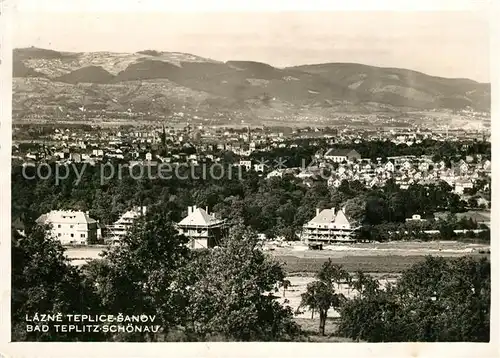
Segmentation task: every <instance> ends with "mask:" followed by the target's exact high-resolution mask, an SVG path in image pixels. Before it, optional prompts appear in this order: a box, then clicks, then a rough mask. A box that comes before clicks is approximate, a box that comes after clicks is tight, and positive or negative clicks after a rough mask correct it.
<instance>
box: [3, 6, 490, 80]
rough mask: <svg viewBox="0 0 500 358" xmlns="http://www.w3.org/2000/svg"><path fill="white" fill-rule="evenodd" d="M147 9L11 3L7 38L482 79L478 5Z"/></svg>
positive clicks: (484, 44)
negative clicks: (354, 65)
mask: <svg viewBox="0 0 500 358" xmlns="http://www.w3.org/2000/svg"><path fill="white" fill-rule="evenodd" d="M46 1H48V2H49V3H50V1H52V2H54V0H46ZM153 9H154V8H153ZM153 9H152V8H146V9H145V11H135V12H130V11H120V12H118V11H109V9H106V10H105V11H100V10H99V9H96V8H91V9H84V10H80V11H75V9H64V8H60V7H59V8H57V7H53V8H50V7H44V8H36V7H33V6H31V7H30V6H19V7H17V10H16V12H15V14H14V17H13V22H12V24H13V25H12V26H13V27H12V37H13V38H12V41H13V46H14V47H29V46H36V47H41V48H50V49H54V50H60V51H75V52H80V51H111V52H136V51H141V50H146V49H154V50H158V51H176V52H187V53H192V54H196V55H199V56H203V57H209V58H212V59H215V60H220V61H228V60H251V61H260V62H265V63H269V64H271V65H273V66H278V67H284V66H291V65H301V64H313V63H324V62H354V63H363V64H368V65H375V66H382V67H400V68H408V69H413V70H417V71H421V72H424V73H427V74H430V75H436V76H443V77H460V78H470V79H474V80H476V81H480V82H489V81H490V70H489V65H490V64H489V56H490V53H489V41H490V39H489V23H488V12H486V11H453V12H452V11H433V12H429V11H427V12H388V11H385V12H384V11H382V12H374V11H371V12H359V11H335V12H331V11H326V12H325V11H324V12H304V11H301V12H276V11H274V12H231V13H227V12H226V13H222V12H214V11H211V12H175V13H173V12H165V9H162V11H156V12H153V11H152V10H153Z"/></svg>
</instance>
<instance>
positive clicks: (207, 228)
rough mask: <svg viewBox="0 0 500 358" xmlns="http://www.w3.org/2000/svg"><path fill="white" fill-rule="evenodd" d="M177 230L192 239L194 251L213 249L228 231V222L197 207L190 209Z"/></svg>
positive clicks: (190, 242)
mask: <svg viewBox="0 0 500 358" xmlns="http://www.w3.org/2000/svg"><path fill="white" fill-rule="evenodd" d="M177 228H178V230H179V233H181V234H183V235H185V236H186V237H188V238H189V239H190V241H189V247H190V248H192V249H202V248H211V247H214V246H217V245H218V244H219V243H220V240H221V239H222V238H223V237H224V235H225V234H226V231H227V225H226V221H225V220H222V219H218V218H216V217H215V215H213V214H212V215H211V214H209V213H208V208H207V209H206V210H204V209H202V208H197V207H196V206H189V207H188V215H187V216H186V217H185V218H184V219H182V220H181V221H180V222H179V223H178V224H177Z"/></svg>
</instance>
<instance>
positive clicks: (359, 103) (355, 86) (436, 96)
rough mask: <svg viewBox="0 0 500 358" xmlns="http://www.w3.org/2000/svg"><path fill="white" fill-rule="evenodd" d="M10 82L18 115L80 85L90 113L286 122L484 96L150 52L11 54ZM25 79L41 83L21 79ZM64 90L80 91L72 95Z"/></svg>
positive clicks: (462, 83)
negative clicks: (183, 112)
mask: <svg viewBox="0 0 500 358" xmlns="http://www.w3.org/2000/svg"><path fill="white" fill-rule="evenodd" d="M13 75H14V77H15V81H16V85H15V86H14V98H15V102H16V104H17V105H18V108H28V107H29V106H28V105H27V104H23V103H24V102H23V101H24V99H25V98H26V99H29V102H28V103H32V102H33V101H36V103H37V105H38V106H42V107H43V105H44V103H50V104H51V105H54V103H56V104H59V105H62V106H64V104H65V103H64V101H68V103H71V106H72V107H74V106H75V103H77V102H78V101H79V100H80V101H81V99H78V96H80V95H81V93H80V92H81V86H85V88H87V87H88V88H92V91H88V90H87V92H88V93H87V94H86V96H87V101H88V102H89V103H88V105H89V106H91V105H92V102H93V101H94V102H95V103H94V106H97V107H98V108H101V109H103V110H109V111H114V110H124V109H125V110H126V109H127V108H128V107H129V104H134V103H136V105H137V106H139V107H140V108H142V109H143V110H144V111H147V112H153V113H164V112H165V110H166V109H165V107H166V106H175V105H179V106H181V107H182V106H184V107H185V106H186V105H188V106H197V108H198V107H199V108H204V109H206V110H208V111H219V112H220V111H229V112H230V111H235V110H240V111H242V112H245V113H252V115H253V116H255V115H260V113H273V114H272V115H292V116H293V114H294V113H296V112H297V111H299V110H300V111H302V112H304V111H308V110H309V111H313V110H314V111H330V112H329V113H331V112H332V111H333V112H335V111H345V110H348V111H360V112H365V113H369V112H370V111H372V110H373V108H377V107H379V108H384V109H385V110H392V111H398V108H399V109H408V108H414V109H454V110H455V109H463V108H466V107H471V108H474V109H479V110H486V111H487V110H489V107H490V92H491V88H490V85H489V84H483V83H478V82H475V81H472V80H469V79H449V78H441V77H435V76H429V75H426V74H423V73H420V72H416V71H411V70H406V69H399V68H380V67H374V66H367V65H361V64H352V63H326V64H317V65H304V66H296V67H288V68H276V67H273V66H270V65H268V64H265V63H260V62H254V61H228V62H226V63H224V62H220V61H215V60H211V59H207V58H203V57H199V56H196V55H191V54H186V53H179V52H159V51H155V50H144V51H140V52H137V53H111V52H90V53H67V52H58V51H53V50H46V49H38V48H25V49H15V50H14V71H13ZM28 78H44V79H45V80H44V81H33V80H31V81H26V80H24V79H28ZM49 84H51V85H49ZM59 84H61V85H59ZM62 84H65V85H64V86H63V85H62ZM72 86H80V87H78V88H79V89H78V90H77V89H76V88H75V89H74V90H73V89H72ZM89 86H90V87H89ZM35 88H36V91H35ZM138 88H140V90H138ZM54 91H56V92H54ZM77 93H78V95H76V94H77ZM73 94H75V97H72V96H73ZM16 96H17V99H16ZM125 99H126V100H125ZM153 99H155V100H154V101H153ZM58 101H59V103H58ZM47 105H48V104H47ZM266 111H267V112H266Z"/></svg>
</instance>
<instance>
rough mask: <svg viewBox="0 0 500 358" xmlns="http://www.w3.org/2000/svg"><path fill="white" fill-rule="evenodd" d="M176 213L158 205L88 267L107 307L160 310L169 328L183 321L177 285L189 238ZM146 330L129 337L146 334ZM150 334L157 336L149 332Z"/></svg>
mask: <svg viewBox="0 0 500 358" xmlns="http://www.w3.org/2000/svg"><path fill="white" fill-rule="evenodd" d="M169 216H170V213H169V212H166V211H165V210H164V209H163V208H161V207H152V208H151V209H150V210H149V211H148V213H147V214H146V216H145V217H142V218H140V219H137V221H136V222H135V224H134V226H133V227H132V229H131V231H130V232H129V233H128V234H127V235H126V236H125V237H124V238H123V239H122V241H121V243H120V244H119V245H118V246H116V247H114V248H112V249H110V250H108V251H105V252H104V259H103V262H101V263H98V264H97V263H95V264H93V265H91V267H89V268H88V269H87V270H86V273H87V275H88V277H89V279H90V280H92V281H94V282H95V283H96V286H97V292H98V294H99V297H100V299H101V301H102V303H103V306H104V307H105V309H106V310H107V311H108V312H110V313H111V314H118V313H122V314H124V315H127V314H129V315H133V314H137V313H138V309H139V307H140V310H141V313H144V314H150V315H156V319H157V321H156V323H155V324H158V325H160V326H161V327H162V329H163V333H167V332H168V330H169V328H171V327H172V326H174V325H176V324H179V323H181V322H180V318H181V317H182V316H183V315H182V312H180V309H179V305H178V304H179V302H178V301H177V300H176V299H175V296H174V288H175V284H176V281H177V280H178V277H177V270H178V269H179V267H181V266H183V265H185V263H186V261H187V260H188V255H189V250H188V248H187V246H186V243H187V238H186V237H184V236H182V235H179V234H178V232H177V230H176V229H175V228H174V227H173V225H172V222H171V220H170V217H169ZM144 338H145V337H143V336H141V334H128V335H127V337H126V339H129V340H144ZM146 338H147V339H157V337H153V336H150V335H148V336H147V337H146Z"/></svg>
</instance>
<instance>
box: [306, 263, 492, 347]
mask: <svg viewBox="0 0 500 358" xmlns="http://www.w3.org/2000/svg"><path fill="white" fill-rule="evenodd" d="M335 284H337V287H338V286H339V285H340V284H347V285H348V286H349V287H350V289H352V290H353V292H354V297H351V298H348V297H346V296H344V295H343V294H342V293H339V292H337V291H336V289H335V287H336V286H335ZM490 303H491V268H490V262H489V261H488V260H487V259H486V258H482V259H479V260H478V259H476V258H473V257H461V258H455V259H446V258H443V257H432V256H429V257H427V258H426V259H425V261H423V262H421V263H417V264H415V265H414V266H412V267H411V268H410V269H409V270H407V271H405V272H403V274H402V276H401V277H400V278H399V279H398V280H397V281H396V282H395V283H394V284H389V283H388V284H386V286H385V287H382V286H381V284H380V283H379V281H377V280H376V279H374V278H372V277H370V276H369V275H366V274H364V273H362V272H357V273H356V274H354V275H352V276H351V275H350V274H349V273H347V272H346V271H345V270H344V269H343V268H342V266H339V265H335V264H332V262H331V261H328V262H325V264H324V265H323V267H322V268H321V269H320V271H319V272H318V273H317V275H316V280H315V281H313V282H311V283H310V284H309V285H308V286H307V290H306V292H305V293H303V294H302V301H301V306H305V307H308V308H310V309H312V310H313V311H317V312H319V316H320V320H319V322H320V323H319V332H320V333H321V334H323V335H324V334H325V322H326V319H327V312H328V310H329V309H331V308H333V309H335V310H337V311H338V312H339V313H340V319H339V325H338V331H337V332H336V333H337V334H339V335H341V336H344V337H348V338H351V339H353V340H355V341H360V340H362V341H368V342H400V341H403V342H404V341H413V342H414V341H421V342H448V341H449V342H452V341H453V342H460V341H472V342H488V341H489V337H490Z"/></svg>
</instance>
